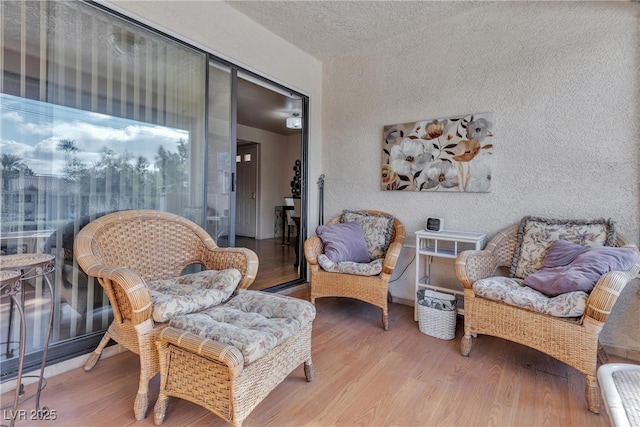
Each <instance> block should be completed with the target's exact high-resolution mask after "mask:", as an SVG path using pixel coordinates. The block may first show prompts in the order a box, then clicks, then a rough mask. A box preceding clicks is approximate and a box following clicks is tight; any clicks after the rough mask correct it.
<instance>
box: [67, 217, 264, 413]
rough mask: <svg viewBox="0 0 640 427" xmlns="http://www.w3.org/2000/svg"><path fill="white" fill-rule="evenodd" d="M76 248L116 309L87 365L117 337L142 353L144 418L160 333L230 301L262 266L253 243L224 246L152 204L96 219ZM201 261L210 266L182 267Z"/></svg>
mask: <svg viewBox="0 0 640 427" xmlns="http://www.w3.org/2000/svg"><path fill="white" fill-rule="evenodd" d="M74 254H75V257H76V259H77V261H78V265H80V267H81V268H82V269H83V270H84V271H85V272H86V273H87V274H88V275H89V276H93V277H96V278H97V279H98V282H99V283H100V285H102V287H103V288H104V290H105V292H106V294H107V296H108V297H109V301H110V303H111V306H112V309H113V316H114V320H113V322H112V323H111V325H110V326H109V329H108V330H107V332H106V333H105V335H104V337H103V338H102V341H100V344H99V345H98V347H97V348H96V350H95V351H94V352H93V353H92V354H91V355H90V357H89V359H88V360H87V362H86V364H85V367H84V368H85V370H87V371H88V370H90V369H91V368H93V366H95V364H96V363H97V362H98V360H99V359H100V354H101V353H102V350H103V349H104V348H105V346H106V345H107V344H108V343H109V341H110V340H111V339H113V340H115V341H117V342H118V343H120V344H121V345H123V346H124V347H126V348H127V349H129V350H131V351H133V352H134V353H136V354H139V355H140V382H139V386H138V394H137V396H136V399H135V403H134V413H135V417H136V419H137V420H141V419H143V418H144V417H145V416H146V412H147V407H148V398H147V392H148V388H149V380H150V379H151V378H153V377H154V376H155V375H156V374H157V373H158V372H159V369H160V368H159V359H158V352H157V348H156V345H155V341H156V338H157V337H158V335H159V334H160V332H161V330H162V329H164V328H165V327H166V326H167V324H168V322H167V320H169V319H170V318H172V317H174V316H178V315H184V314H188V313H190V312H194V311H201V310H204V309H207V308H210V307H211V306H215V305H217V304H221V303H223V302H225V301H226V300H228V299H229V298H230V297H231V295H232V294H233V293H234V292H236V291H237V289H246V288H247V287H248V286H249V285H251V283H252V282H253V280H254V279H255V276H256V273H257V270H258V257H257V255H256V254H255V253H254V252H253V251H251V250H249V249H245V248H219V247H217V246H216V244H215V243H214V241H213V239H212V238H211V237H210V236H209V235H208V234H207V232H206V231H204V230H203V229H202V228H201V227H199V226H198V225H197V224H195V223H193V222H192V221H190V220H188V219H186V218H183V217H181V216H178V215H175V214H171V213H167V212H160V211H153V210H130V211H121V212H115V213H111V214H109V215H105V216H103V217H100V218H98V219H96V220H94V221H92V222H90V223H89V224H88V225H87V226H85V227H84V228H83V229H82V230H81V231H80V232H79V233H78V235H77V237H76V239H75V245H74ZM194 265H195V266H201V267H202V268H203V271H201V272H197V273H192V274H183V273H184V271H185V269H186V268H187V267H189V266H194ZM192 268H193V267H192ZM181 274H183V275H181Z"/></svg>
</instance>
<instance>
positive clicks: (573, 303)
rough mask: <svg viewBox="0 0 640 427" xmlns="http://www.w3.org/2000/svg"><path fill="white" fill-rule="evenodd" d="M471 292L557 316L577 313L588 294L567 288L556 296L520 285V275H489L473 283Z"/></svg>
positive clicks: (581, 312)
mask: <svg viewBox="0 0 640 427" xmlns="http://www.w3.org/2000/svg"><path fill="white" fill-rule="evenodd" d="M473 292H474V293H475V294H476V295H477V296H479V297H483V298H487V299H490V300H494V301H501V302H504V303H506V304H509V305H513V306H516V307H520V308H524V309H526V310H531V311H535V312H538V313H543V314H549V315H551V316H556V317H580V316H582V314H583V313H584V310H585V307H586V305H587V298H589V296H588V295H587V294H586V293H585V292H582V291H575V292H568V293H565V294H561V295H558V296H556V297H548V296H546V295H545V294H543V293H541V292H538V291H536V290H535V289H532V288H530V287H528V286H525V285H523V283H522V279H516V278H511V277H502V276H496V277H489V278H486V279H481V280H478V281H476V282H475V283H474V284H473Z"/></svg>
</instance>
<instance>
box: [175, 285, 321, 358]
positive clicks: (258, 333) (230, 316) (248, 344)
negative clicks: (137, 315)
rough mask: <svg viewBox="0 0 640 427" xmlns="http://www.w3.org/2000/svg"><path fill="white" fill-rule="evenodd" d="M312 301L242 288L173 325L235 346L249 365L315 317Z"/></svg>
mask: <svg viewBox="0 0 640 427" xmlns="http://www.w3.org/2000/svg"><path fill="white" fill-rule="evenodd" d="M315 316H316V309H315V306H314V305H313V304H311V303H310V302H308V301H305V300H301V299H298V298H291V297H286V296H283V295H276V294H270V293H266V292H259V291H243V292H240V293H239V294H238V295H236V296H235V297H233V298H231V299H230V300H229V301H227V302H226V303H224V304H222V305H218V306H215V307H212V308H209V309H207V310H204V311H201V312H198V313H192V314H187V315H184V316H178V317H175V318H173V319H171V320H170V321H169V325H171V326H173V327H174V328H178V329H182V330H185V331H189V332H192V333H194V334H197V335H200V336H202V337H206V338H209V339H212V340H215V341H218V342H220V343H222V344H228V345H232V346H234V347H236V348H237V349H238V350H240V351H241V352H242V355H243V356H244V363H245V365H248V364H250V363H252V362H254V361H256V360H258V359H259V358H261V357H262V356H264V355H265V354H267V353H268V352H269V351H270V350H272V349H273V348H275V347H276V346H277V345H279V344H280V343H283V342H284V341H286V340H287V339H288V338H290V337H292V336H293V335H295V334H296V333H297V332H298V331H300V329H302V328H303V327H304V326H306V325H307V324H309V323H310V322H312V321H313V319H314V318H315Z"/></svg>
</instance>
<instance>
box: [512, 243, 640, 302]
mask: <svg viewBox="0 0 640 427" xmlns="http://www.w3.org/2000/svg"><path fill="white" fill-rule="evenodd" d="M639 260H640V254H638V253H637V252H636V251H635V250H633V249H629V248H615V247H611V246H597V247H584V246H581V245H579V244H577V243H572V242H568V241H566V240H556V241H554V242H553V243H552V244H551V246H550V247H549V250H548V251H547V254H546V255H545V259H544V262H543V263H542V268H540V270H538V271H536V272H535V273H532V274H530V275H529V276H527V277H526V278H525V279H524V282H523V283H524V284H525V285H527V286H529V287H530V288H533V289H535V290H537V291H539V292H542V293H543V294H545V295H547V296H550V297H555V296H558V295H561V294H565V293H567V292H573V291H583V292H586V293H589V292H591V291H592V290H593V287H594V286H595V285H596V283H597V282H598V280H599V279H600V276H602V275H603V274H605V273H608V272H609V271H616V270H621V271H625V270H628V269H630V268H631V267H632V266H633V265H634V264H635V263H637V262H638V261H639Z"/></svg>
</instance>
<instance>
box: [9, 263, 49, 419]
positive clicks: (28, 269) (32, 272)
mask: <svg viewBox="0 0 640 427" xmlns="http://www.w3.org/2000/svg"><path fill="white" fill-rule="evenodd" d="M54 259H55V257H54V256H53V255H48V254H17V255H3V256H0V273H1V276H0V278H1V279H2V280H1V281H0V283H1V288H0V292H1V294H2V296H3V297H4V296H5V294H6V295H8V296H9V297H10V298H11V304H10V309H9V328H8V336H7V341H8V342H7V353H8V354H10V353H11V351H10V350H9V347H8V346H9V344H10V342H11V329H12V327H11V321H12V317H13V308H14V307H15V309H16V310H17V312H18V315H19V316H20V348H19V355H18V376H17V378H16V393H15V398H14V401H13V412H12V414H16V413H17V408H18V403H19V398H20V392H21V391H22V371H23V368H24V354H25V349H26V342H27V331H26V330H27V327H26V319H25V312H24V307H25V293H24V291H23V282H24V281H26V280H29V279H35V278H38V277H42V278H44V282H45V283H46V284H47V286H48V288H49V297H50V300H51V305H50V310H49V322H48V324H47V332H46V336H45V340H44V347H43V351H42V363H41V364H40V375H39V379H38V390H37V392H36V411H37V413H39V412H40V392H41V391H42V388H43V387H42V385H43V381H44V367H45V362H46V360H47V350H48V348H49V338H50V337H51V326H52V324H53V307H54V299H53V286H52V285H51V280H50V279H49V274H50V273H52V272H53V271H54V270H55V263H54ZM18 294H20V299H18ZM15 418H16V417H15V416H13V417H11V426H13V425H14V423H15Z"/></svg>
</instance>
